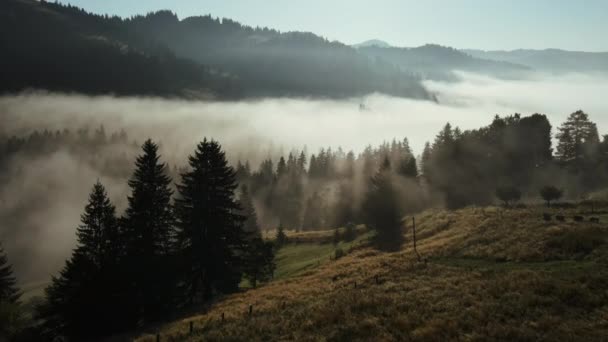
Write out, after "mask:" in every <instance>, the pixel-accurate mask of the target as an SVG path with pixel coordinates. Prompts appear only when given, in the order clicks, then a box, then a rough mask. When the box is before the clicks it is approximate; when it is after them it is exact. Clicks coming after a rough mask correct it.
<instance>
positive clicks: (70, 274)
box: [38, 139, 274, 340]
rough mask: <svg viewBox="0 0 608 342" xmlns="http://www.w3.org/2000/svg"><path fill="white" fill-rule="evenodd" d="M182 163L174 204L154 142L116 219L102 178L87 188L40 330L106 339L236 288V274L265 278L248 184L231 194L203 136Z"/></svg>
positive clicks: (220, 162) (266, 260) (265, 246)
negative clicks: (72, 241)
mask: <svg viewBox="0 0 608 342" xmlns="http://www.w3.org/2000/svg"><path fill="white" fill-rule="evenodd" d="M188 161H189V167H188V169H187V171H184V172H183V173H182V174H181V181H180V182H179V184H178V185H177V195H176V196H175V198H174V201H173V200H172V199H173V191H172V190H171V188H170V184H171V179H170V178H169V176H167V172H166V165H165V164H164V163H161V162H160V159H159V155H158V147H157V145H156V144H154V143H153V142H152V141H150V140H148V141H146V142H145V143H144V145H143V154H142V155H140V156H139V157H138V158H137V160H136V163H135V166H136V167H135V171H134V173H133V175H132V177H131V179H130V180H129V187H130V189H131V195H130V196H129V197H128V208H127V209H126V211H125V214H124V215H123V216H122V217H117V215H116V210H115V208H114V206H113V205H112V203H110V200H109V199H108V196H107V194H106V191H105V189H104V187H103V185H102V184H101V183H100V182H97V183H96V184H95V185H94V186H93V190H92V192H91V194H90V196H89V200H88V203H87V205H86V206H85V210H84V213H83V214H82V217H81V221H82V222H81V225H80V226H79V227H78V229H77V238H78V243H77V246H76V248H75V249H74V251H73V253H72V256H71V258H70V259H69V260H68V261H67V262H66V264H65V267H64V268H63V270H62V271H61V272H60V274H59V275H58V276H56V277H54V278H53V280H52V284H51V285H50V286H49V287H48V288H47V289H46V301H45V303H44V304H43V305H41V306H40V308H39V310H38V311H39V312H38V314H39V317H40V318H41V319H42V320H43V321H44V324H43V326H44V332H45V333H46V334H48V335H51V336H56V335H65V336H69V337H71V338H74V339H75V340H81V339H86V338H90V337H91V336H104V335H107V334H110V333H114V332H117V331H121V330H125V329H130V328H133V327H135V326H138V325H140V324H142V323H146V322H152V321H155V320H159V319H162V318H164V317H166V315H167V313H168V312H171V309H175V308H179V307H183V306H185V305H189V304H193V303H197V302H203V301H206V300H208V299H210V298H212V297H213V296H215V295H217V294H219V293H226V292H231V291H235V290H236V289H238V285H239V283H240V281H241V279H242V278H243V277H245V278H247V279H249V280H250V282H251V283H252V284H253V285H254V286H255V284H256V283H257V282H259V281H264V280H267V279H269V277H271V275H272V273H273V271H274V261H273V259H274V252H273V248H272V245H271V244H269V243H268V242H265V241H264V240H262V237H261V235H260V232H259V229H258V227H257V223H256V215H255V210H254V208H253V205H252V203H251V199H250V198H249V195H248V191H247V189H246V188H243V189H242V190H241V192H240V198H239V199H237V198H236V190H237V183H236V175H235V172H234V170H233V169H232V167H230V166H229V165H228V163H227V161H226V158H225V154H224V152H223V151H222V150H221V147H220V145H219V144H218V143H217V142H215V141H213V140H212V141H208V140H206V139H205V140H204V141H203V142H201V143H200V144H198V146H197V148H196V150H195V152H194V154H193V155H191V156H190V157H189V160H188ZM102 322H103V323H102Z"/></svg>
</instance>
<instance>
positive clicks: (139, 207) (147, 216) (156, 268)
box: [122, 139, 174, 321]
mask: <svg viewBox="0 0 608 342" xmlns="http://www.w3.org/2000/svg"><path fill="white" fill-rule="evenodd" d="M142 150H143V154H142V155H140V156H138V157H137V159H136V161H135V171H134V173H133V175H132V177H131V179H130V180H129V187H130V188H131V195H130V196H129V197H128V203H129V206H128V207H127V210H126V212H125V216H124V219H123V220H122V233H123V236H122V238H123V241H124V243H125V262H124V270H125V271H126V272H125V274H124V277H125V278H126V279H127V280H128V284H129V285H128V287H129V288H128V292H129V298H126V300H129V301H130V302H131V304H132V305H131V307H130V308H129V309H133V311H134V312H133V313H134V314H135V317H134V318H140V319H144V320H146V321H149V320H154V319H158V318H160V317H161V316H162V315H163V313H165V312H166V310H167V309H168V308H169V307H170V304H171V295H172V293H173V288H172V287H173V284H174V274H173V273H172V270H173V267H172V265H171V261H172V259H171V258H172V238H173V223H174V218H173V210H172V207H171V195H172V190H171V189H170V188H169V185H170V184H171V179H170V178H169V176H167V173H166V165H165V164H164V163H161V162H160V157H159V155H158V146H157V145H156V144H155V143H153V142H152V141H151V140H149V139H148V140H146V142H145V143H144V144H143V146H142Z"/></svg>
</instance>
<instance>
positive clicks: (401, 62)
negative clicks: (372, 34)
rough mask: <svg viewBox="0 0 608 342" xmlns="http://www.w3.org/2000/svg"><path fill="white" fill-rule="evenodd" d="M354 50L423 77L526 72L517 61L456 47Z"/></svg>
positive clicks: (518, 74) (500, 75)
mask: <svg viewBox="0 0 608 342" xmlns="http://www.w3.org/2000/svg"><path fill="white" fill-rule="evenodd" d="M358 51H359V52H361V53H363V54H366V55H367V56H369V57H371V58H381V59H383V60H385V61H387V62H389V63H393V64H395V65H397V66H399V67H401V68H402V69H404V70H412V71H416V72H418V73H419V74H420V75H421V77H423V78H427V79H440V80H450V79H454V77H455V76H454V75H453V71H454V70H461V71H470V72H476V73H482V74H488V75H491V76H495V77H505V78H517V77H520V76H522V74H523V73H525V72H528V71H530V68H529V67H527V66H524V65H521V64H517V63H512V62H505V61H495V60H490V59H484V58H479V57H474V56H471V55H470V54H467V53H464V52H462V51H460V50H457V49H454V48H451V47H446V46H441V45H437V44H427V45H423V46H419V47H413V48H398V47H391V48H381V47H377V46H367V47H360V48H359V49H358Z"/></svg>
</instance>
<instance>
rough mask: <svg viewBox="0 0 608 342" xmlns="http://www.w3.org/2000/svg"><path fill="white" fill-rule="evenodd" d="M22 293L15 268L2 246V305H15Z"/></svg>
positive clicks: (0, 291) (0, 285)
mask: <svg viewBox="0 0 608 342" xmlns="http://www.w3.org/2000/svg"><path fill="white" fill-rule="evenodd" d="M20 297H21V292H20V291H19V288H18V287H17V279H16V278H15V276H14V274H13V268H12V266H11V264H10V263H9V262H8V256H7V255H6V253H5V252H4V249H3V248H2V245H0V303H11V304H15V303H17V302H18V301H19V298H20Z"/></svg>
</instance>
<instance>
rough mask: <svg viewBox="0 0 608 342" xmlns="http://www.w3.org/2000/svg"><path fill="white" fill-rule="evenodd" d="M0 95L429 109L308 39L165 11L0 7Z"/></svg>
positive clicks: (410, 80) (402, 86) (406, 87)
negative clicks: (295, 99) (368, 101)
mask: <svg viewBox="0 0 608 342" xmlns="http://www.w3.org/2000/svg"><path fill="white" fill-rule="evenodd" d="M0 29H1V33H0V47H2V50H3V51H5V52H6V53H4V54H3V55H2V56H1V57H0V58H1V61H2V62H3V65H4V66H5V67H4V68H3V69H2V71H0V72H1V74H0V76H2V77H3V79H5V80H7V82H4V83H3V84H2V86H1V87H0V91H2V92H10V91H19V90H23V89H27V88H43V89H49V90H54V91H77V92H84V93H91V94H100V93H101V94H104V93H116V94H120V95H166V96H187V95H188V94H192V95H193V96H197V97H199V96H216V97H220V98H243V97H259V96H317V97H353V96H361V95H365V94H368V93H373V92H380V93H385V94H389V95H394V96H402V97H411V98H417V99H431V98H432V96H431V95H430V94H429V93H428V92H427V91H426V89H425V88H424V87H423V86H422V83H421V80H420V79H419V78H417V77H415V76H413V75H412V74H411V73H408V72H404V71H401V70H399V69H398V68H396V67H394V66H392V65H390V64H385V63H374V62H373V61H370V60H368V58H367V57H365V56H363V55H361V54H359V53H358V52H357V51H356V50H355V49H353V48H352V47H349V46H346V45H344V44H342V43H339V42H329V41H327V40H326V39H324V38H321V37H318V36H316V35H314V34H312V33H305V32H288V33H280V32H278V31H275V30H271V29H267V28H255V29H254V28H251V27H247V26H243V25H241V24H239V23H237V22H234V21H232V20H229V19H223V20H219V19H214V18H211V17H210V16H201V17H191V18H186V19H183V20H179V19H178V18H177V16H176V15H175V14H173V13H171V12H169V11H159V12H155V13H150V14H148V15H146V16H136V17H133V18H129V19H121V18H119V17H108V16H100V15H94V14H90V13H87V12H85V11H84V10H80V9H78V8H76V7H73V6H63V5H60V4H56V3H47V2H38V1H34V0H6V1H3V2H1V3H0Z"/></svg>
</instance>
